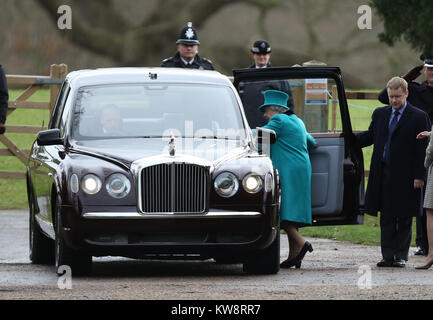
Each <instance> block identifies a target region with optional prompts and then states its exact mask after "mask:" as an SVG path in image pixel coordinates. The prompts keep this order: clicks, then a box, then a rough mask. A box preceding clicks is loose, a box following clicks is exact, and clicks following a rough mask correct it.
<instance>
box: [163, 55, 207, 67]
mask: <svg viewBox="0 0 433 320" xmlns="http://www.w3.org/2000/svg"><path fill="white" fill-rule="evenodd" d="M161 67H166V68H187V69H201V70H215V69H214V67H213V65H212V62H211V61H210V60H208V59H206V58H201V57H200V56H199V55H198V54H196V55H195V58H194V61H193V63H191V64H188V65H186V64H185V63H183V61H182V59H181V58H180V54H179V52H178V53H176V55H175V56H174V57H170V58H167V59H165V60H163V61H162V64H161Z"/></svg>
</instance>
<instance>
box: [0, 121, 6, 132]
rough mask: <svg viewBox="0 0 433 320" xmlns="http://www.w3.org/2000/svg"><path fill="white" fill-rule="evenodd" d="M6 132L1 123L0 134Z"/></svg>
mask: <svg viewBox="0 0 433 320" xmlns="http://www.w3.org/2000/svg"><path fill="white" fill-rule="evenodd" d="M5 131H6V126H5V125H4V124H3V123H0V134H3V133H5Z"/></svg>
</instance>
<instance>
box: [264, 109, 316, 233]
mask: <svg viewBox="0 0 433 320" xmlns="http://www.w3.org/2000/svg"><path fill="white" fill-rule="evenodd" d="M264 128H267V129H271V130H274V131H275V133H276V134H277V139H276V142H275V143H274V144H272V145H271V159H272V163H273V164H274V166H275V167H276V168H277V169H278V172H279V174H280V182H281V209H280V220H281V221H283V220H287V221H292V222H298V223H300V224H301V225H303V224H306V225H308V224H311V163H310V156H309V154H308V151H309V150H311V149H312V148H313V147H314V146H315V145H316V141H315V140H314V138H313V137H312V136H311V135H310V134H309V133H308V132H307V130H306V128H305V125H304V122H302V120H301V119H299V118H298V117H297V116H296V115H294V114H292V115H286V114H277V115H275V116H273V117H272V118H271V119H270V120H269V122H268V123H267V124H266V125H265V126H264Z"/></svg>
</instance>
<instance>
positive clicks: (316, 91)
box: [305, 79, 328, 105]
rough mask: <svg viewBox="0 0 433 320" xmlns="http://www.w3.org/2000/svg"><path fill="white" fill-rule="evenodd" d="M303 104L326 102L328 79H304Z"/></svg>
mask: <svg viewBox="0 0 433 320" xmlns="http://www.w3.org/2000/svg"><path fill="white" fill-rule="evenodd" d="M305 104H306V105H312V104H328V79H305Z"/></svg>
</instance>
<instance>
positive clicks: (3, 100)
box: [0, 65, 9, 134]
mask: <svg viewBox="0 0 433 320" xmlns="http://www.w3.org/2000/svg"><path fill="white" fill-rule="evenodd" d="M8 100H9V93H8V86H7V83H6V76H5V73H4V71H3V68H2V66H1V65H0V134H3V133H4V132H5V131H6V126H5V122H6V115H7V111H8Z"/></svg>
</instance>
